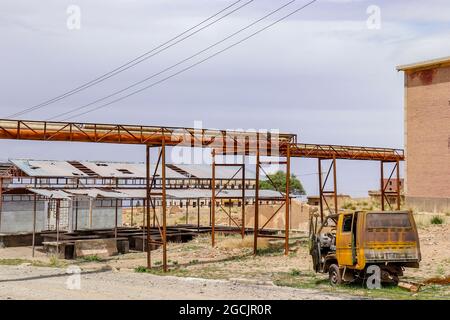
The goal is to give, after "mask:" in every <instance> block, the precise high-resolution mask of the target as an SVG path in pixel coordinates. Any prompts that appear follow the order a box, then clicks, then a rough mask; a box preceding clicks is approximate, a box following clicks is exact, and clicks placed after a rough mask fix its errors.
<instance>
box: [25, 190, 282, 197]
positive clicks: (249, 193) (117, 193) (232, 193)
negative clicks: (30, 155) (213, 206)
mask: <svg viewBox="0 0 450 320" xmlns="http://www.w3.org/2000/svg"><path fill="white" fill-rule="evenodd" d="M28 190H29V191H31V192H33V193H36V194H39V195H42V196H44V197H47V198H53V199H70V198H72V197H74V196H86V197H92V198H110V199H130V198H135V199H145V198H146V197H147V196H146V195H147V191H146V190H145V189H111V190H102V189H98V188H90V189H64V190H53V189H33V188H28ZM155 192H160V190H155ZM166 195H167V198H168V199H198V198H200V199H210V198H211V195H212V193H211V190H209V189H168V190H166ZM216 196H217V198H218V199H219V198H226V197H230V198H240V197H241V196H242V190H238V189H227V190H222V191H221V192H219V190H216ZM259 196H260V198H261V200H264V198H280V200H282V199H284V196H283V195H282V194H280V193H279V192H277V191H273V190H260V191H259ZM245 197H246V198H250V199H254V198H255V190H245ZM153 198H161V197H160V196H153Z"/></svg>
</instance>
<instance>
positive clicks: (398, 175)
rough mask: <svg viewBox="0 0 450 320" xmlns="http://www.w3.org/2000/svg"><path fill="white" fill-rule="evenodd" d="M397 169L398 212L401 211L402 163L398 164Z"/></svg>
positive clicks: (398, 162)
mask: <svg viewBox="0 0 450 320" xmlns="http://www.w3.org/2000/svg"><path fill="white" fill-rule="evenodd" d="M396 167H397V210H400V207H401V201H402V199H401V194H400V161H399V160H397V162H396Z"/></svg>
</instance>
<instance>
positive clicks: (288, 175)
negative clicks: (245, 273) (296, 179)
mask: <svg viewBox="0 0 450 320" xmlns="http://www.w3.org/2000/svg"><path fill="white" fill-rule="evenodd" d="M290 178H291V148H290V146H289V144H288V145H287V153H286V194H285V196H286V199H285V201H286V203H285V208H286V216H285V226H284V227H285V230H284V232H285V234H284V236H285V239H284V254H285V255H288V254H289V218H290V217H289V213H290V212H289V209H290V205H289V204H290V201H289V200H290V197H289V195H290V185H291V180H290Z"/></svg>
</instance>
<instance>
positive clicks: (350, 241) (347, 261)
mask: <svg viewBox="0 0 450 320" xmlns="http://www.w3.org/2000/svg"><path fill="white" fill-rule="evenodd" d="M355 216H356V215H355V213H347V214H343V215H342V216H341V217H340V219H339V221H340V223H339V224H338V228H339V229H338V230H337V232H336V255H337V259H338V263H339V265H341V266H352V265H354V264H355V263H356V261H355V260H356V259H355V258H356V257H355V252H356V251H355V241H356V239H355V235H356V232H354V231H356V230H354V228H356V225H355V223H354V222H356V220H355Z"/></svg>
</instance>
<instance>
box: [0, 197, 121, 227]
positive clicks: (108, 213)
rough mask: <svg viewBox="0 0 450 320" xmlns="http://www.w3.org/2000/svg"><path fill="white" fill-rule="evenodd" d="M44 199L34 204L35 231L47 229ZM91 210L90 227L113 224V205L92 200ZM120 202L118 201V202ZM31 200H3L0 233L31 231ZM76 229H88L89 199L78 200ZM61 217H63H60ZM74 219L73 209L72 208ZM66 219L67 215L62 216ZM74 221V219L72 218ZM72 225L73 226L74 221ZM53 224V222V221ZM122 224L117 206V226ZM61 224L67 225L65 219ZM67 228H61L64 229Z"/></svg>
mask: <svg viewBox="0 0 450 320" xmlns="http://www.w3.org/2000/svg"><path fill="white" fill-rule="evenodd" d="M46 202H47V201H46V200H38V201H37V206H36V209H37V210H36V231H37V232H39V231H43V230H47V229H48V221H47V205H46ZM94 203H95V204H96V205H97V206H96V205H94V208H93V211H92V228H93V229H103V228H113V227H114V226H115V207H100V206H99V205H98V204H99V203H98V202H94ZM119 203H120V202H119ZM33 207H34V201H33V200H20V201H19V200H17V201H4V202H3V206H2V212H1V215H0V218H1V224H0V228H1V229H0V233H8V234H10V233H26V232H32V231H33ZM78 207H79V209H78V225H77V228H78V229H80V230H81V229H89V201H88V200H85V201H79V202H78ZM69 217H70V215H69ZM61 218H63V217H61ZM72 218H73V219H75V210H73V216H72ZM64 219H65V220H67V219H68V217H67V216H65V217H64ZM73 221H74V222H75V220H73ZM74 222H73V225H74V226H75V223H74ZM53 224H54V223H53ZM121 224H122V208H121V207H120V206H119V207H118V226H121ZM61 225H65V226H67V225H68V222H67V221H61V222H60V226H61ZM64 229H67V228H63V229H61V230H64Z"/></svg>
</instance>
